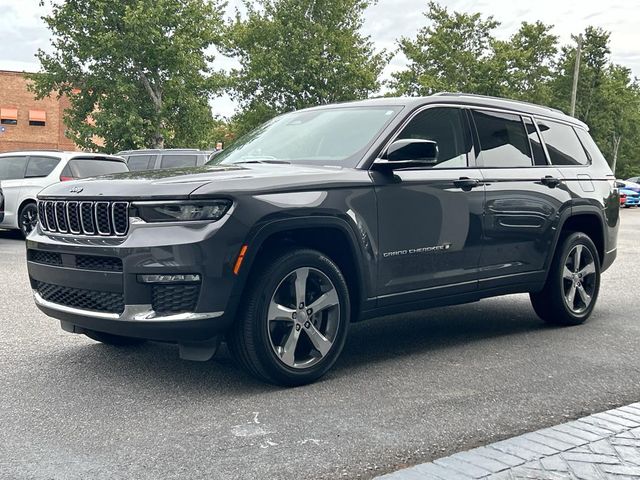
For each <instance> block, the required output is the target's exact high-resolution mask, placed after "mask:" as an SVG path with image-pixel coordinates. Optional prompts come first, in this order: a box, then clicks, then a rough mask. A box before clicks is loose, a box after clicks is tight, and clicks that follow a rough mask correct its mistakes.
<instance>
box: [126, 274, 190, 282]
mask: <svg viewBox="0 0 640 480" xmlns="http://www.w3.org/2000/svg"><path fill="white" fill-rule="evenodd" d="M138 281H139V282H142V283H199V282H200V275H198V274H197V273H187V274H183V273H179V274H176V275H138Z"/></svg>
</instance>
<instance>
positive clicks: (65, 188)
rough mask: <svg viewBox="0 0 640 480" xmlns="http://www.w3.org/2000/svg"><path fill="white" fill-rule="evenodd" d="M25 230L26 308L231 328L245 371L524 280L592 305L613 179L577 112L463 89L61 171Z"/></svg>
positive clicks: (266, 370)
mask: <svg viewBox="0 0 640 480" xmlns="http://www.w3.org/2000/svg"><path fill="white" fill-rule="evenodd" d="M38 209H39V218H40V221H39V225H38V227H37V229H36V230H35V231H34V232H33V233H32V234H31V236H30V237H29V239H28V242H27V249H28V268H29V275H30V279H31V285H32V288H33V292H34V295H35V301H36V304H37V305H38V307H39V308H40V309H41V310H42V311H44V312H45V313H46V314H48V315H50V316H52V317H54V318H57V319H59V320H61V323H62V328H64V329H65V330H67V331H69V332H74V333H81V334H85V335H87V336H89V337H91V338H93V339H96V340H98V341H101V342H105V343H110V344H131V343H137V342H141V341H144V340H155V341H163V342H172V343H176V344H178V346H179V351H180V355H181V356H182V357H183V358H187V359H192V360H208V359H209V358H211V357H212V355H213V354H214V353H215V351H216V348H217V346H218V345H219V342H220V341H221V339H224V340H225V341H226V342H227V344H228V347H229V349H230V351H231V352H232V353H233V355H234V356H235V357H236V358H237V360H238V361H239V362H240V363H241V364H242V365H243V366H244V367H245V368H246V369H247V370H248V371H249V372H251V373H252V374H254V375H256V376H257V377H259V378H261V379H263V380H266V381H269V382H273V383H276V384H281V385H300V384H304V383H308V382H311V381H314V380H316V379H318V378H319V377H320V376H322V375H323V374H324V373H325V372H327V370H329V369H330V368H331V366H332V365H333V364H334V363H335V361H336V359H337V358H338V356H339V355H340V352H341V350H342V348H343V346H344V344H345V340H346V338H347V332H348V329H349V325H350V324H351V323H352V322H357V321H362V320H365V319H368V318H371V317H375V316H379V315H386V314H392V313H398V312H403V311H409V310H418V309H424V308H428V307H432V306H440V305H452V304H460V303H466V302H473V301H477V300H480V299H482V298H485V297H491V296H496V295H504V294H511V293H523V292H527V293H529V294H530V296H531V301H532V304H533V308H534V309H535V311H536V312H537V314H538V315H539V316H540V317H541V318H542V319H543V320H545V321H546V322H549V323H552V324H557V325H575V324H579V323H582V322H584V321H585V320H586V319H587V318H588V317H589V315H591V313H592V311H593V309H594V306H595V305H596V299H597V297H598V291H599V286H600V273H601V272H602V271H604V270H605V269H606V268H608V267H609V266H610V265H611V263H612V262H613V260H614V258H615V257H616V238H617V231H618V223H619V217H618V216H619V209H618V192H617V190H616V188H615V183H614V177H613V176H612V174H611V170H610V169H609V167H608V165H607V162H606V161H605V159H604V158H603V156H602V154H601V153H600V151H599V150H598V148H597V147H596V145H595V143H594V142H593V140H592V139H591V137H590V136H589V133H588V131H587V128H586V126H585V125H584V124H583V123H581V122H579V121H578V120H576V119H574V118H571V117H568V116H566V115H564V114H562V113H561V112H559V111H556V110H551V109H548V108H543V107H538V106H535V105H530V104H525V103H519V102H512V101H506V100H501V99H495V98H487V97H478V96H471V95H452V94H441V95H435V96H431V97H427V98H385V99H375V100H367V101H361V102H354V103H348V104H341V105H328V106H323V107H318V108H312V109H308V110H302V111H298V112H294V113H289V114H286V115H282V116H280V117H278V118H275V119H273V120H271V121H270V122H268V123H267V124H265V125H263V126H262V127H260V128H258V129H257V130H256V131H254V132H252V133H250V134H248V135H247V136H245V137H244V138H241V139H240V140H238V141H237V142H236V143H235V144H234V145H233V146H231V147H230V148H228V149H226V150H225V151H224V152H222V153H220V154H219V155H217V156H216V157H215V158H214V159H213V160H212V161H211V162H210V163H209V164H207V165H205V166H203V167H199V168H194V169H183V170H168V171H152V172H132V173H129V174H118V175H112V176H109V177H103V178H97V179H92V180H86V181H76V182H72V183H68V184H62V185H55V186H51V187H49V188H47V189H45V190H44V191H43V192H42V193H41V194H40V195H39V204H38Z"/></svg>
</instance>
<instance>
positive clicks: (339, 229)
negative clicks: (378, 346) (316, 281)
mask: <svg viewBox="0 0 640 480" xmlns="http://www.w3.org/2000/svg"><path fill="white" fill-rule="evenodd" d="M244 245H246V246H247V247H248V248H247V251H246V255H245V258H244V260H243V262H242V266H241V268H240V271H239V274H238V282H237V283H236V286H235V287H234V290H233V293H232V295H231V301H232V302H233V303H232V310H233V311H234V312H235V311H236V310H237V305H238V303H239V301H240V299H241V298H242V294H243V292H244V290H245V288H246V287H247V284H248V282H249V279H250V275H251V272H252V270H254V269H255V268H258V267H259V266H260V264H261V262H263V261H265V260H264V259H265V258H268V256H267V255H266V254H267V253H268V252H269V251H273V250H275V249H278V248H282V247H286V246H287V245H289V246H297V247H306V248H312V249H314V250H318V251H320V252H322V253H324V254H325V255H327V256H328V257H329V258H331V259H332V260H333V261H334V262H335V263H336V264H337V265H338V267H339V268H340V270H341V271H342V274H343V275H344V276H345V280H346V282H347V287H348V289H349V295H350V297H351V310H352V311H351V313H352V315H351V319H352V321H357V320H358V319H359V316H360V313H361V312H362V310H363V305H364V301H365V300H366V298H367V293H368V292H369V291H370V285H369V283H370V282H368V281H367V277H366V274H365V268H364V259H363V253H362V247H361V245H360V243H359V242H358V240H357V236H356V234H355V232H354V231H353V228H352V227H351V226H350V225H349V224H348V223H347V221H345V220H343V219H341V218H339V217H298V218H295V219H284V220H275V221H272V222H270V223H268V224H266V225H263V226H261V227H259V228H257V229H256V230H255V231H254V232H253V233H251V234H250V235H249V236H248V239H247V241H246V242H245V243H244Z"/></svg>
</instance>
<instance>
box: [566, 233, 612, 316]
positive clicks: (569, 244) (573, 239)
mask: <svg viewBox="0 0 640 480" xmlns="http://www.w3.org/2000/svg"><path fill="white" fill-rule="evenodd" d="M577 245H583V246H584V247H586V248H588V249H589V252H590V253H591V256H592V257H593V261H594V263H595V268H596V273H595V275H596V279H595V281H596V286H595V290H594V293H593V298H592V300H591V304H590V305H589V307H588V308H587V309H586V310H585V311H584V312H582V313H580V314H577V313H575V312H573V311H572V310H571V309H570V308H569V306H568V305H567V303H566V301H565V298H564V281H563V269H564V265H565V263H566V260H567V256H568V255H569V253H571V251H572V250H573V248H574V247H576V246H577ZM600 273H601V272H600V257H599V255H598V250H597V248H596V246H595V244H594V243H593V241H592V240H591V238H589V237H588V236H587V235H585V234H584V233H573V234H571V235H569V236H568V237H567V238H566V240H565V241H564V243H563V246H562V250H561V252H560V257H559V258H558V262H557V264H556V282H555V283H556V292H557V294H558V296H559V300H560V302H561V305H562V307H563V309H564V313H565V315H566V316H567V317H568V318H569V319H570V320H572V322H575V323H582V322H584V321H585V320H586V319H587V318H589V316H590V315H591V313H592V312H593V309H594V308H595V306H596V303H597V301H598V295H599V293H600Z"/></svg>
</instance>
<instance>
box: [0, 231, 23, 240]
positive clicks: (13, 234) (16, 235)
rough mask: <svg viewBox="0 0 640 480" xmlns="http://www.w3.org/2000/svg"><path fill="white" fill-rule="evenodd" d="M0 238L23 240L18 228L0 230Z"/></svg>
mask: <svg viewBox="0 0 640 480" xmlns="http://www.w3.org/2000/svg"><path fill="white" fill-rule="evenodd" d="M0 239H1V240H23V238H22V234H21V233H20V232H19V231H18V230H0Z"/></svg>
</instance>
